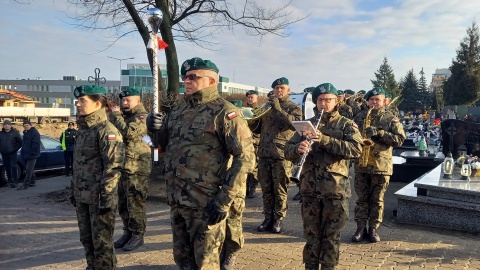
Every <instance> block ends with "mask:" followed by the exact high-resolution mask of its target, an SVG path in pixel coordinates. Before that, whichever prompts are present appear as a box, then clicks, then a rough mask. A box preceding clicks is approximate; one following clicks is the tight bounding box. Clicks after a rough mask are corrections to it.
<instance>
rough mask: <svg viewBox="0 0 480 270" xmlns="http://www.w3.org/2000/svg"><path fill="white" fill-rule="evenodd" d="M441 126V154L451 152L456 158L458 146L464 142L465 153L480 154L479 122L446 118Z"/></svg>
mask: <svg viewBox="0 0 480 270" xmlns="http://www.w3.org/2000/svg"><path fill="white" fill-rule="evenodd" d="M441 126H442V139H443V141H442V146H443V151H442V152H443V154H444V155H447V153H448V152H452V155H453V157H454V158H458V147H460V146H461V145H462V144H464V145H465V146H466V147H467V154H469V155H473V156H480V124H479V123H474V122H467V121H463V120H456V119H447V120H444V121H443V122H442V124H441Z"/></svg>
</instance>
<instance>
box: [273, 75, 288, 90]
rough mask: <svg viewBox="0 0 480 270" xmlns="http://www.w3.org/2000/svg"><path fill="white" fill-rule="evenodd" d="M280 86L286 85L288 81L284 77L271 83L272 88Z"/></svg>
mask: <svg viewBox="0 0 480 270" xmlns="http://www.w3.org/2000/svg"><path fill="white" fill-rule="evenodd" d="M280 84H286V85H288V79H287V78H285V77H281V78H280V79H276V80H275V81H273V83H272V88H275V86H277V85H280Z"/></svg>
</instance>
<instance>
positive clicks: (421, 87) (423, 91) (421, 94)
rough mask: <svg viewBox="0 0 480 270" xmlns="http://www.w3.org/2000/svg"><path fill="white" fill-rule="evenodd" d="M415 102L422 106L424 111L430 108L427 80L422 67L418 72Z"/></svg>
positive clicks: (430, 96) (430, 98) (430, 99)
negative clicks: (418, 78)
mask: <svg viewBox="0 0 480 270" xmlns="http://www.w3.org/2000/svg"><path fill="white" fill-rule="evenodd" d="M417 100H418V101H420V103H422V104H423V105H424V106H423V107H424V108H425V109H429V108H431V107H432V95H431V93H429V92H428V86H427V80H426V79H425V72H424V71H423V67H422V70H421V71H420V80H419V82H418V98H417Z"/></svg>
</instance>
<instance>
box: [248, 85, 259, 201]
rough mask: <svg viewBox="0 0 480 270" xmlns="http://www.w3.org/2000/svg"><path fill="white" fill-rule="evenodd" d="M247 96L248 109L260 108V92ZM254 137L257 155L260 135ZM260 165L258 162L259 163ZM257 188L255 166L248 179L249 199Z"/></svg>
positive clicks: (252, 92)
mask: <svg viewBox="0 0 480 270" xmlns="http://www.w3.org/2000/svg"><path fill="white" fill-rule="evenodd" d="M246 96H247V107H249V108H254V109H256V108H258V107H259V104H258V91H256V90H250V91H247V93H246ZM252 137H253V147H255V155H256V154H257V152H258V144H259V143H260V135H259V134H255V133H253V134H252ZM257 165H258V162H257ZM257 187H258V166H255V169H254V170H253V172H251V173H249V174H248V177H247V198H255V195H256V194H257Z"/></svg>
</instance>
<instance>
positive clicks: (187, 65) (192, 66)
mask: <svg viewBox="0 0 480 270" xmlns="http://www.w3.org/2000/svg"><path fill="white" fill-rule="evenodd" d="M198 69H207V70H212V71H215V72H216V73H218V68H217V66H216V65H215V64H214V63H213V62H212V61H210V60H203V59H202V58H200V57H194V58H192V59H188V60H187V61H185V62H183V64H182V69H181V71H180V74H181V75H182V76H185V75H186V74H187V71H190V70H198Z"/></svg>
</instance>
